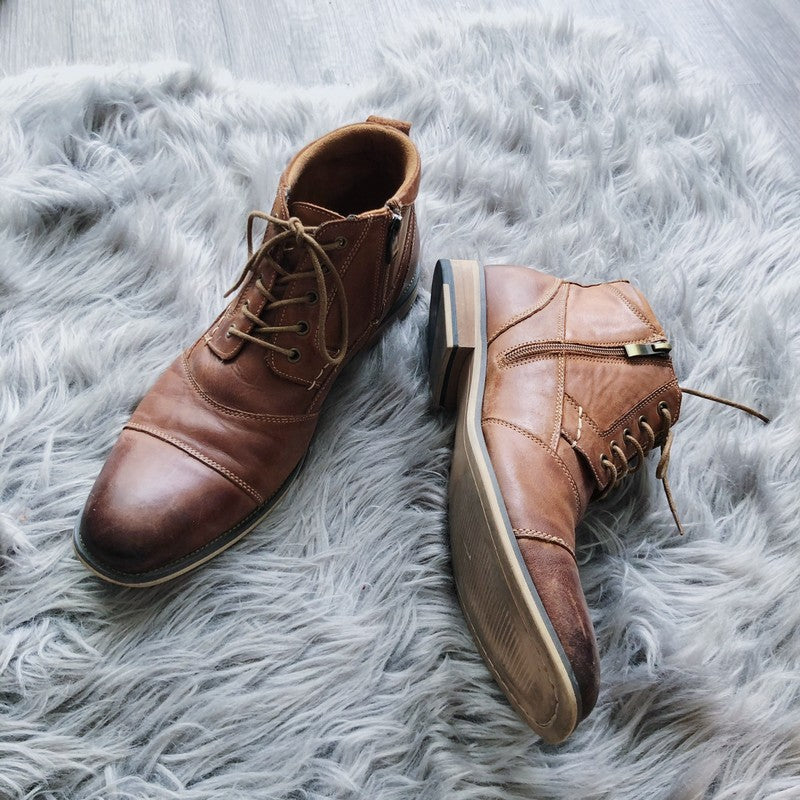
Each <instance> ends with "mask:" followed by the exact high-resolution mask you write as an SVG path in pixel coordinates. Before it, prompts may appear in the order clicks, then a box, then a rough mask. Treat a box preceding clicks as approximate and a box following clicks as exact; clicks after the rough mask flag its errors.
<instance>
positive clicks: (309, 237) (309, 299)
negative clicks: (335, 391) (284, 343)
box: [225, 211, 348, 366]
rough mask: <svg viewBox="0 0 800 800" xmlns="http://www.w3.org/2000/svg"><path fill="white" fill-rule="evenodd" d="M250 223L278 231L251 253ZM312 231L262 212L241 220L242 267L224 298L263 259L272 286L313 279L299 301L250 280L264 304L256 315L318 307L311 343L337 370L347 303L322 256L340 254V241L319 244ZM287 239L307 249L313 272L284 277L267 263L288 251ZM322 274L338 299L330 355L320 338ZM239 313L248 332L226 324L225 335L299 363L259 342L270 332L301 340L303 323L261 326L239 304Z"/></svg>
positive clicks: (324, 300)
mask: <svg viewBox="0 0 800 800" xmlns="http://www.w3.org/2000/svg"><path fill="white" fill-rule="evenodd" d="M256 219H263V220H266V221H267V222H268V223H270V222H271V223H272V224H273V225H275V226H276V227H277V228H279V229H282V230H280V232H279V233H277V234H275V236H273V237H271V238H270V239H266V240H265V241H264V242H263V244H262V245H261V246H260V247H259V248H258V249H257V250H254V249H253V222H254V220H256ZM316 232H317V227H312V226H306V225H303V223H302V222H301V221H300V220H299V219H298V218H297V217H290V218H289V219H281V218H280V217H273V216H272V215H271V214H265V213H264V212H263V211H251V212H250V214H249V215H248V217H247V255H248V258H247V262H246V263H245V265H244V268H243V269H242V273H241V275H239V277H238V279H237V280H236V283H234V285H233V286H231V288H230V289H228V291H227V292H225V297H228V295H230V294H232V293H233V292H235V291H236V290H237V289H238V288H239V287H240V286H241V285H242V283H243V281H244V279H245V278H246V277H247V275H248V274H250V273H253V274H255V270H256V267H257V265H258V263H259V262H260V261H261V260H262V259H266V260H268V262H269V264H270V266H271V267H272V269H274V270H275V271H276V272H277V273H278V277H277V278H276V279H275V284H274V285H280V284H287V283H289V282H290V281H296V280H301V279H303V278H311V277H315V278H316V280H317V290H316V291H315V292H308V293H307V294H305V295H302V296H300V297H287V298H278V297H276V296H275V295H274V294H273V293H272V292H271V291H270V290H269V289H267V288H266V286H264V284H263V282H262V280H261V278H260V277H259V278H258V279H257V280H256V289H258V291H259V292H261V294H262V295H263V296H264V297H265V298H266V300H267V302H266V304H265V305H264V308H263V309H262V313H267V312H269V311H272V310H273V309H276V308H280V307H281V306H289V305H298V304H301V303H305V304H308V305H315V304H316V303H317V302H319V306H320V311H319V321H318V326H317V344H318V346H319V352H320V354H321V355H322V358H323V359H324V361H325V363H326V364H329V365H331V366H337V365H339V364H341V363H342V361H344V356H345V353H346V352H347V336H348V321H347V298H346V297H345V292H344V285H343V284H342V279H341V277H340V275H339V273H338V272H337V271H336V268H335V267H334V265H333V262H332V261H331V259H330V256H329V255H328V252H327V251H328V250H338V249H341V248H342V247H344V246H345V244H346V240H345V239H344V238H343V237H341V236H340V237H339V238H338V239H336V240H335V241H333V242H330V243H328V244H320V243H319V242H318V241H317V240H316V239H315V238H314V234H315V233H316ZM291 240H294V244H293V246H294V247H298V248H306V249H307V250H308V253H309V256H310V260H311V266H312V267H313V269H311V270H305V271H304V272H289V271H288V270H286V269H284V268H283V267H282V266H281V265H280V264H279V263H278V261H277V260H276V259H275V258H273V255H272V252H273V250H274V249H275V248H276V247H279V246H281V245H283V247H284V249H289V248H287V247H286V243H288V242H291ZM326 271H327V272H328V273H329V274H330V275H332V276H333V281H334V284H335V288H334V293H335V294H336V299H337V300H338V303H339V309H340V311H341V325H342V332H341V340H340V342H339V346H338V347H337V348H336V349H335V350H333V351H331V350H329V349H328V342H327V341H326V338H325V329H326V326H327V321H328V311H329V299H328V289H327V287H326V285H325V273H326ZM242 313H243V314H244V315H245V317H246V318H247V319H248V320H250V322H252V323H253V328H252V332H251V333H245V331H241V330H239V329H238V328H237V327H236V326H235V325H231V327H230V328H229V329H228V333H229V334H230V335H231V336H238V337H239V338H240V339H246V340H247V341H248V342H254V343H255V344H257V345H259V346H260V347H266V348H267V349H269V350H274V351H275V352H277V353H281V354H282V355H284V356H286V358H287V359H289V361H292V362H295V361H298V360H299V359H300V351H299V350H298V349H297V348H296V347H293V348H286V347H280V346H279V345H277V344H275V343H274V342H270V341H267V339H265V338H262V337H265V336H268V335H270V334H273V333H296V334H298V335H300V336H304V335H305V334H307V333H308V331H309V329H310V326H309V324H308V322H305V321H301V322H298V323H296V324H294V325H265V324H264V321H263V320H262V319H261V318H260V317H259V316H257V315H256V314H254V313H253V312H252V311H250V309H249V307H248V304H247V302H245V305H244V307H243V308H242Z"/></svg>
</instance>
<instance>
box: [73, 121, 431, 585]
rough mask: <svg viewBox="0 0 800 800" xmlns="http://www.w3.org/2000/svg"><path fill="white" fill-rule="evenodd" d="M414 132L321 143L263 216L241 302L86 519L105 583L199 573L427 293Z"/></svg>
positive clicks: (163, 399)
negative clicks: (370, 348)
mask: <svg viewBox="0 0 800 800" xmlns="http://www.w3.org/2000/svg"><path fill="white" fill-rule="evenodd" d="M409 127H410V126H409V125H408V124H407V123H404V122H398V121H395V120H387V119H384V118H380V117H370V118H369V119H368V120H367V122H365V123H361V124H356V125H348V126H346V127H344V128H339V129H338V130H335V131H333V132H332V133H329V134H328V135H327V136H324V137H322V138H321V139H318V140H316V141H314V142H312V143H311V144H309V145H308V146H307V147H305V148H304V149H303V150H301V151H300V152H299V153H298V155H297V156H295V158H294V159H293V160H292V161H291V163H290V164H289V166H288V167H287V169H286V171H285V172H284V173H283V175H282V177H281V179H280V183H279V186H278V194H277V197H276V199H275V204H274V206H273V208H272V213H271V214H263V213H260V212H254V213H253V214H251V215H250V218H249V220H248V230H247V235H248V242H249V244H250V258H249V260H248V261H247V263H246V264H245V267H244V270H243V272H242V274H241V276H240V278H239V280H238V281H237V284H236V286H235V287H234V289H239V287H241V288H240V289H239V291H238V294H237V295H236V297H235V298H234V299H233V300H232V301H231V303H230V304H229V305H228V307H227V308H226V309H225V310H224V311H223V312H222V314H220V316H219V317H218V318H217V319H216V321H215V322H214V323H213V324H212V325H211V327H210V328H209V329H208V331H206V333H204V334H203V335H202V336H201V337H200V338H199V339H198V340H197V341H196V342H195V343H194V344H193V345H192V346H191V347H189V348H188V349H187V350H185V351H184V352H183V353H182V354H181V355H180V356H179V357H178V358H177V359H176V360H175V362H174V363H173V364H172V366H170V367H169V369H167V371H166V372H165V373H164V374H163V375H162V376H161V377H160V378H159V379H158V381H157V382H156V384H155V386H154V387H153V388H152V389H151V390H150V391H149V392H148V394H147V395H145V397H144V399H143V400H142V401H141V403H140V404H139V406H138V407H137V409H136V411H135V412H134V414H133V416H132V417H131V419H130V421H129V422H128V423H127V425H125V428H124V430H123V431H122V433H121V435H120V437H119V439H118V440H117V443H116V444H115V445H114V448H113V449H112V451H111V454H110V455H109V457H108V460H107V462H106V464H105V466H104V467H103V470H102V471H101V473H100V475H99V477H98V478H97V481H96V483H95V485H94V488H93V489H92V491H91V494H90V495H89V499H88V500H87V503H86V507H85V508H84V510H83V514H82V516H81V518H80V520H79V521H78V524H77V526H76V529H75V537H74V543H75V549H76V551H77V553H78V556H79V557H80V559H81V560H82V561H83V562H84V563H85V564H86V565H87V566H88V567H89V568H90V569H92V570H93V571H94V572H96V573H97V574H98V575H100V577H102V578H104V579H106V580H108V581H111V582H112V583H118V584H122V585H124V586H150V585H152V584H156V583H161V582H163V581H166V580H168V579H170V578H174V577H175V576H177V575H180V574H182V573H184V572H187V571H188V570H190V569H193V568H194V567H196V566H198V565H199V564H201V563H203V562H204V561H207V560H208V559H210V558H212V557H213V556H215V555H217V554H218V553H220V552H221V551H222V550H224V549H225V548H227V547H229V546H230V545H231V544H233V543H234V542H235V541H237V540H238V539H240V538H241V537H242V536H244V535H245V534H246V533H248V532H249V531H250V530H252V528H254V527H255V526H256V525H257V524H258V523H259V522H260V521H261V520H262V519H263V518H264V517H265V516H266V515H267V514H268V513H269V511H270V510H271V509H272V507H273V506H274V504H275V503H276V501H277V500H278V498H279V497H280V496H281V494H282V493H283V492H284V491H285V490H286V487H287V486H288V484H289V482H290V481H291V479H292V478H294V477H295V476H296V475H297V473H298V471H299V470H300V467H301V465H302V463H303V458H304V456H305V454H306V450H307V449H308V446H309V443H310V441H311V437H312V435H313V433H314V429H315V428H316V425H317V418H318V415H319V411H320V407H321V405H322V403H323V401H324V399H325V397H326V395H327V394H328V391H329V390H330V388H331V386H332V385H333V382H334V381H335V380H336V378H337V376H338V375H339V374H340V372H341V371H342V368H343V366H344V365H345V364H346V363H347V362H348V361H349V360H350V359H351V358H352V357H353V356H354V355H355V354H356V353H357V352H358V351H359V350H362V349H363V348H364V347H365V346H367V345H368V344H369V343H371V342H372V341H373V340H374V339H375V338H376V336H378V335H379V333H380V332H381V330H382V329H383V328H384V327H385V326H386V325H387V324H388V323H389V322H390V321H391V320H392V319H394V318H395V317H397V316H402V315H404V314H405V313H406V312H407V311H408V309H409V308H410V307H411V304H412V303H413V301H414V298H415V296H416V261H417V252H418V236H417V229H416V222H415V218H414V206H413V203H414V200H415V198H416V195H417V189H418V186H419V176H420V162H419V155H418V153H417V151H416V148H415V147H414V145H413V144H412V143H411V140H410V139H409V138H408V132H409ZM256 218H260V219H263V220H265V222H266V223H267V224H266V232H265V234H264V237H263V240H262V242H261V244H260V245H259V246H258V247H257V249H255V251H254V250H253V244H252V227H253V222H254V219H256Z"/></svg>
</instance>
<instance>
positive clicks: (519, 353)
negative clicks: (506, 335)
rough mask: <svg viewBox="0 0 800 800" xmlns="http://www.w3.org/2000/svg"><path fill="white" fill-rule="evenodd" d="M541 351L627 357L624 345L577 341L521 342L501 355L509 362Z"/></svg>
mask: <svg viewBox="0 0 800 800" xmlns="http://www.w3.org/2000/svg"><path fill="white" fill-rule="evenodd" d="M541 353H579V354H587V355H612V356H618V357H620V358H627V357H628V356H627V354H626V352H625V348H624V347H614V346H612V345H606V346H603V345H598V344H579V343H577V342H536V343H535V344H523V345H520V346H519V347H515V348H514V349H513V350H509V351H508V352H507V353H506V354H505V356H504V357H503V361H505V362H506V363H510V362H512V361H518V360H520V359H523V358H528V357H529V356H535V355H539V354H541Z"/></svg>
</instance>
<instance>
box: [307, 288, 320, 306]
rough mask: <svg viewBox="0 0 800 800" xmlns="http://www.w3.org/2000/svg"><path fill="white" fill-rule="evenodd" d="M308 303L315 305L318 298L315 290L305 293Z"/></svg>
mask: <svg viewBox="0 0 800 800" xmlns="http://www.w3.org/2000/svg"><path fill="white" fill-rule="evenodd" d="M307 298H308V304H309V305H310V306H313V305H316V303H317V301H318V300H319V295H318V294H317V293H316V292H313V291H312V292H309V293H308V295H307Z"/></svg>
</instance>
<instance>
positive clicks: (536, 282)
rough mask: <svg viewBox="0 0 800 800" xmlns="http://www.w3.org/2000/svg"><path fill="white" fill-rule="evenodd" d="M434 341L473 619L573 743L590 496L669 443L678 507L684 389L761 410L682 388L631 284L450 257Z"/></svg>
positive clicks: (494, 665)
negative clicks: (579, 535)
mask: <svg viewBox="0 0 800 800" xmlns="http://www.w3.org/2000/svg"><path fill="white" fill-rule="evenodd" d="M428 347H429V351H430V356H431V381H432V387H433V393H434V400H435V401H437V402H438V403H440V404H441V405H443V406H445V407H446V408H453V407H455V406H457V407H458V422H457V427H456V440H455V447H454V452H453V463H452V469H451V474H450V492H449V494H450V538H451V545H452V559H453V573H454V577H455V581H456V587H457V590H458V594H459V599H460V601H461V605H462V608H463V611H464V615H465V617H466V620H467V623H468V625H469V627H470V629H471V631H472V633H473V636H474V638H475V642H476V644H477V646H478V649H479V650H480V652H481V654H482V655H483V657H484V659H485V661H486V663H487V665H488V666H489V669H490V670H491V672H492V673H493V674H494V677H495V678H496V680H497V682H498V684H499V685H500V687H501V688H502V689H503V691H504V692H505V694H506V695H507V697H508V699H509V701H510V702H511V704H512V705H513V706H514V707H515V708H516V709H517V711H518V712H519V713H520V714H521V715H522V717H523V718H524V719H525V721H526V722H527V723H528V724H529V725H530V726H531V727H532V728H533V730H535V731H536V732H537V733H538V734H539V735H540V736H542V738H543V739H545V740H547V741H548V742H559V741H562V740H563V739H565V738H566V737H567V736H569V734H570V733H571V732H572V731H573V729H574V728H575V726H576V725H577V724H578V722H579V721H580V720H581V719H582V718H584V717H585V716H586V715H587V714H588V713H589V712H590V711H591V710H592V708H593V706H594V704H595V701H596V700H597V692H598V685H599V677H600V676H599V663H598V655H597V646H596V643H595V637H594V632H593V630H592V624H591V620H590V618H589V613H588V609H587V607H586V601H585V599H584V596H583V591H582V589H581V584H580V580H579V577H578V569H577V565H576V562H575V528H576V526H577V524H578V522H579V521H580V519H581V517H582V516H583V513H584V511H585V509H586V505H587V503H589V501H590V500H592V499H594V498H597V497H600V496H603V495H604V494H606V493H607V492H608V491H609V490H610V489H612V488H613V487H614V486H615V485H616V484H617V483H618V482H619V481H620V480H621V479H622V478H623V477H624V476H625V475H627V474H628V473H629V472H631V471H633V470H634V469H638V468H639V467H640V466H641V465H642V462H643V460H644V457H645V455H646V454H647V453H648V451H650V450H652V449H653V448H654V447H656V446H660V447H661V448H662V460H661V463H660V464H659V468H658V471H657V474H658V477H660V478H662V479H663V480H664V482H665V483H664V486H665V489H666V491H667V497H668V500H669V504H670V507H671V508H672V509H673V513H674V506H673V503H672V497H671V494H670V493H669V486H668V484H667V483H666V472H665V471H666V463H667V458H668V455H669V445H670V442H671V434H670V430H671V427H672V426H673V425H674V424H675V423H676V422H677V420H678V415H679V413H680V407H681V393H682V391H687V392H691V393H693V394H699V395H700V396H703V397H707V398H708V399H713V400H717V401H720V402H723V403H728V404H730V405H736V406H737V407H738V408H741V409H743V410H745V411H748V412H749V413H752V414H755V415H757V416H760V417H761V418H762V419H764V420H765V421H766V418H765V417H763V416H762V415H760V414H758V412H755V411H753V410H752V409H749V408H747V407H746V406H740V405H738V404H735V403H731V402H730V401H726V400H722V399H721V398H716V397H713V396H712V395H705V394H703V393H700V392H695V391H693V390H685V389H684V390H682V389H681V388H680V387H679V386H678V381H677V380H676V378H675V373H674V371H673V368H672V362H671V360H670V357H669V352H670V345H669V343H668V342H667V340H666V336H665V335H664V331H663V330H662V328H661V326H660V325H659V323H658V321H657V320H656V318H655V316H654V315H653V312H652V310H651V308H650V306H649V305H648V304H647V301H646V300H645V299H644V297H642V295H641V294H640V293H639V292H638V291H637V290H636V289H635V288H634V287H633V286H631V284H630V283H628V282H627V281H615V282H613V283H602V284H597V285H593V286H581V285H579V284H576V283H569V282H566V281H563V280H559V279H558V278H554V277H551V276H549V275H544V274H542V273H541V272H537V271H535V270H532V269H528V268H525V267H516V266H496V267H487V268H486V269H485V270H484V269H482V268H480V267H479V266H478V265H477V264H476V263H475V262H471V261H440V262H439V263H438V264H437V265H436V270H435V274H434V281H433V288H432V294H431V317H430V325H429V330H428ZM676 521H677V517H676Z"/></svg>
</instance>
